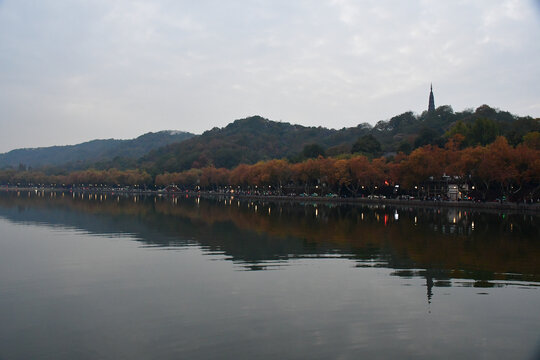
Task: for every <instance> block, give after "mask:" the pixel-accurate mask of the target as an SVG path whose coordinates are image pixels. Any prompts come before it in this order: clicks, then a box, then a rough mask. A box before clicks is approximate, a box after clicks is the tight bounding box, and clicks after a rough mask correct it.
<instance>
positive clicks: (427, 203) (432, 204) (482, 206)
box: [0, 186, 540, 214]
mask: <svg viewBox="0 0 540 360" xmlns="http://www.w3.org/2000/svg"><path fill="white" fill-rule="evenodd" d="M0 191H6V192H16V191H19V192H20V191H34V192H36V191H37V192H48V193H51V192H55V193H58V192H71V193H88V194H93V193H98V194H122V195H161V196H178V195H189V196H200V197H205V198H216V197H233V198H238V199H247V200H249V199H252V200H262V201H274V202H294V203H306V202H308V203H323V204H349V205H352V204H357V205H362V204H365V205H395V206H410V207H424V208H425V207H429V208H439V207H443V208H456V209H475V210H510V211H517V212H532V213H536V214H538V213H540V203H532V204H525V203H514V202H503V203H499V202H473V201H467V200H461V201H446V200H441V201H433V200H418V199H413V200H410V199H368V198H365V197H363V198H362V197H357V198H340V197H337V198H329V197H321V196H286V195H254V194H230V193H216V192H208V191H200V192H197V191H184V192H173V191H171V192H164V191H158V190H125V189H53V188H28V187H24V188H23V187H19V188H17V187H9V188H8V187H5V186H2V187H0Z"/></svg>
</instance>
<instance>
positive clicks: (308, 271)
mask: <svg viewBox="0 0 540 360" xmlns="http://www.w3.org/2000/svg"><path fill="white" fill-rule="evenodd" d="M0 234H1V235H0V324H1V325H0V359H1V360H10V359H55V360H58V359H180V358H182V359H229V358H241V359H280V358H282V359H357V358H366V359H378V358H380V359H388V358H420V359H422V358H425V359H437V358H444V359H447V358H451V359H452V358H454V359H456V358H460V359H479V358H480V359H509V358H512V359H538V358H540V311H539V309H540V221H539V217H538V216H535V215H531V214H518V213H514V214H512V213H500V212H491V213H488V212H478V211H465V210H463V209H461V210H452V209H436V208H408V207H389V206H386V207H383V206H370V207H367V206H361V205H332V204H315V203H309V202H307V203H302V204H298V203H296V204H294V203H289V202H263V201H252V200H239V199H234V198H233V199H230V198H199V197H159V196H133V195H131V196H122V195H111V194H108V195H105V194H72V193H70V192H64V193H61V192H59V193H48V192H40V191H30V192H28V191H24V192H19V193H17V192H9V193H8V192H0Z"/></svg>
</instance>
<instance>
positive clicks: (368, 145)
mask: <svg viewBox="0 0 540 360" xmlns="http://www.w3.org/2000/svg"><path fill="white" fill-rule="evenodd" d="M351 152H352V153H353V154H354V153H365V154H371V155H376V154H378V153H380V152H381V143H380V142H379V141H378V140H377V139H375V137H374V136H373V135H371V134H368V135H364V136H362V137H360V138H359V139H358V140H357V141H356V142H355V143H354V145H353V147H352V149H351Z"/></svg>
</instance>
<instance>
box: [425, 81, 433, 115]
mask: <svg viewBox="0 0 540 360" xmlns="http://www.w3.org/2000/svg"><path fill="white" fill-rule="evenodd" d="M427 111H428V113H432V112H434V111H435V98H434V97H433V83H432V84H431V85H430V89H429V105H428V110H427Z"/></svg>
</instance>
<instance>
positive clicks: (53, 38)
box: [0, 0, 540, 152]
mask: <svg viewBox="0 0 540 360" xmlns="http://www.w3.org/2000/svg"><path fill="white" fill-rule="evenodd" d="M431 82H433V89H434V93H435V105H436V106H439V105H443V104H448V105H451V106H452V107H453V108H454V110H455V111H461V110H463V109H465V108H476V107H478V106H480V105H482V104H488V105H490V106H492V107H496V108H499V109H502V110H507V111H510V112H512V113H514V114H517V115H531V116H533V117H540V1H538V0H521V1H517V0H516V1H512V0H509V1H504V0H471V1H466V0H462V1H427V0H424V1H421V0H407V1H402V0H394V1H385V0H373V1H368V0H318V1H316V0H310V1H308V0H298V1H295V0H272V1H270V0H267V1H264V0H236V1H235V0H230V1H223V0H215V1H206V0H200V1H181V0H170V1H167V0H159V1H156V0H152V1H132V0H118V1H115V0H86V1H83V0H81V1H76V0H54V1H53V0H50V1H47V0H40V1H37V0H34V1H30V0H28V1H27V0H0V152H5V151H8V150H11V149H14V148H20V147H38V146H49V145H61V144H75V143H79V142H83V141H87V140H91V139H96V138H133V137H136V136H139V135H141V134H143V133H145V132H149V131H153V132H155V131H159V130H165V129H175V130H184V131H190V132H195V133H202V132H203V131H205V130H208V129H211V128H212V127H214V126H218V127H222V126H225V125H227V124H228V123H230V122H232V121H233V120H235V119H239V118H244V117H247V116H251V115H261V116H263V117H266V118H269V119H271V120H276V121H284V122H290V123H296V124H302V125H313V126H319V125H320V126H325V127H331V128H342V127H349V126H356V125H357V124H359V123H362V122H368V123H371V124H374V123H376V122H377V121H379V120H386V119H389V118H390V117H392V116H394V115H397V114H401V113H403V112H405V111H409V110H412V111H413V112H415V113H421V112H422V111H424V110H425V109H426V108H427V105H428V94H429V85H430V83H431Z"/></svg>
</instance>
